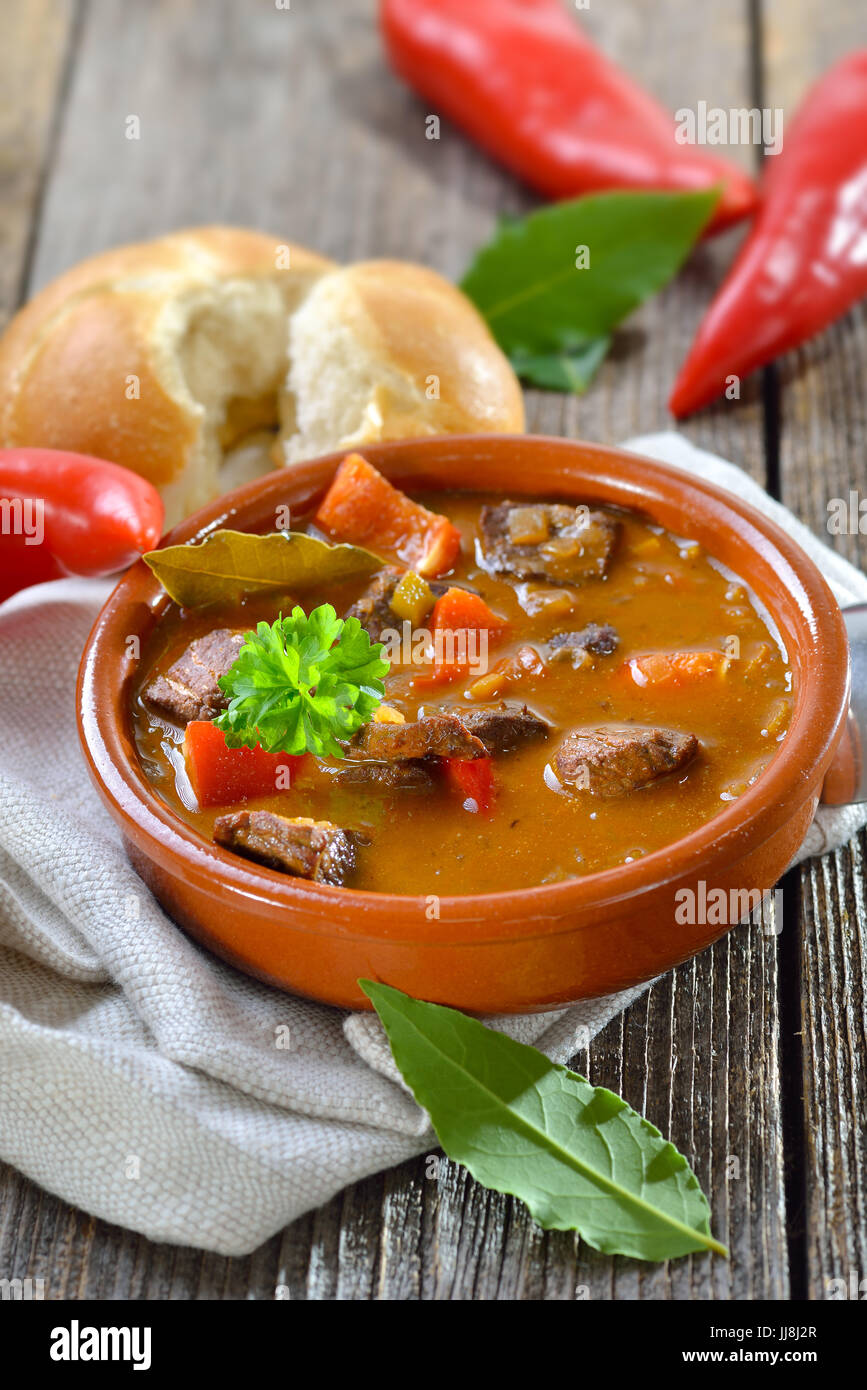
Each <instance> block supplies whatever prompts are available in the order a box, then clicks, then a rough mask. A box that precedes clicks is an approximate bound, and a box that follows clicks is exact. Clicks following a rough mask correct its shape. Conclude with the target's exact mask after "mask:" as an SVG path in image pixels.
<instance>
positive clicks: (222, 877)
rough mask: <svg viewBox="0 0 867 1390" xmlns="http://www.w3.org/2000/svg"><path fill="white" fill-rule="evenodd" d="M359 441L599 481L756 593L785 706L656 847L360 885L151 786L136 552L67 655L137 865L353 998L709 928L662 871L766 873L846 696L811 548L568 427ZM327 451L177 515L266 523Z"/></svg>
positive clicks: (507, 980) (543, 967)
mask: <svg viewBox="0 0 867 1390" xmlns="http://www.w3.org/2000/svg"><path fill="white" fill-rule="evenodd" d="M365 453H366V455H367V457H368V458H369V459H370V461H371V462H372V463H373V464H375V466H376V467H377V468H379V469H381V470H382V472H383V473H385V474H386V475H387V476H388V477H389V478H392V479H393V480H394V481H395V482H396V483H398V484H400V485H404V486H406V487H407V488H408V489H410V490H411V489H413V488H416V489H418V488H422V487H431V486H433V487H446V488H468V487H476V488H478V489H480V490H483V489H485V490H487V489H491V490H497V491H502V492H504V493H506V494H509V495H514V494H516V493H528V492H530V493H536V494H539V493H542V494H546V495H551V496H555V495H556V496H560V497H562V498H565V499H570V498H571V499H573V500H584V501H587V500H592V501H598V502H603V503H604V502H608V503H616V504H618V505H620V506H623V507H632V508H636V509H639V510H641V511H643V512H645V513H647V514H649V515H650V516H651V517H652V518H653V519H654V520H655V521H656V522H658V523H660V524H661V525H663V526H665V527H668V528H669V529H670V530H672V531H674V532H676V533H677V534H680V535H689V536H691V537H695V538H696V539H698V540H699V541H700V542H701V543H702V545H704V546H705V547H706V549H707V550H708V551H709V552H710V554H711V555H714V556H716V558H717V559H719V560H721V561H723V562H724V563H725V564H726V565H728V566H730V568H731V569H733V570H734V571H735V572H736V573H737V574H738V575H740V576H741V577H742V578H743V579H745V580H746V581H747V582H748V583H749V584H750V585H751V586H752V588H753V589H754V591H755V592H756V594H758V596H759V598H760V599H761V600H762V602H763V603H764V604H765V605H766V607H767V609H768V610H769V611H770V613H771V614H772V615H773V617H774V619H775V621H776V623H777V626H778V628H779V630H780V632H781V634H782V636H783V639H784V641H785V643H786V646H787V649H788V652H789V655H790V660H791V663H792V666H793V670H794V688H795V709H794V714H793V718H792V723H791V727H790V729H789V732H788V734H787V735H786V738H785V739H784V741H783V743H782V744H781V746H780V749H779V752H778V753H777V755H776V757H775V758H774V760H773V762H772V763H771V764H770V765H769V766H768V768H767V769H766V771H765V772H764V773H763V774H762V776H761V777H760V778H759V779H758V781H757V782H756V783H755V785H753V786H752V787H750V788H749V790H748V791H746V792H745V793H744V794H743V795H742V796H741V797H739V798H738V800H737V801H735V802H732V803H730V804H729V805H727V806H726V807H725V808H724V809H723V810H721V811H720V813H719V814H718V815H717V816H715V817H714V818H713V819H712V820H711V821H709V822H708V823H707V824H706V825H703V826H701V827H700V828H699V829H698V830H695V831H693V832H692V833H691V834H689V835H687V836H685V837H684V838H683V839H680V840H677V841H676V842H675V843H673V844H671V845H669V846H668V847H667V848H665V849H662V850H658V851H656V852H655V853H653V854H648V855H647V856H646V857H644V858H642V859H639V860H636V861H635V862H634V863H632V864H626V865H624V866H623V867H621V868H617V869H613V870H608V871H606V872H604V873H596V874H590V875H588V876H587V877H584V878H578V879H574V880H570V881H568V882H565V883H555V884H548V885H545V886H543V887H539V888H528V889H525V890H523V891H520V892H509V893H490V894H473V895H470V896H466V897H453V898H447V897H444V898H443V899H442V900H441V916H440V919H439V920H437V921H428V919H427V917H426V916H425V906H426V901H425V899H424V898H416V897H406V896H396V895H390V894H381V893H369V892H358V891H354V890H353V889H351V888H333V887H328V886H326V885H320V884H312V883H308V882H305V881H302V880H298V879H291V878H287V877H285V876H282V875H280V874H278V873H275V872H272V871H271V870H269V869H265V868H258V867H255V866H254V865H251V864H250V863H248V862H246V861H244V860H241V859H239V858H238V857H237V856H235V855H233V854H231V853H229V852H228V851H224V850H221V849H218V848H217V847H216V846H215V845H213V844H212V843H210V842H209V841H207V840H205V839H204V838H202V837H200V836H199V835H198V834H197V833H196V832H195V830H193V829H192V828H191V827H190V826H189V825H187V824H186V823H185V822H184V821H182V820H181V819H180V818H179V817H178V816H176V815H175V814H173V812H172V811H171V810H170V809H169V808H168V806H167V805H166V804H165V803H164V802H163V801H161V800H160V798H159V796H158V795H157V794H156V792H155V791H154V789H153V788H152V787H151V785H150V783H149V782H148V781H147V778H146V777H145V775H144V773H143V772H142V769H141V767H140V765H139V760H138V757H137V755H136V750H135V745H134V742H133V733H132V724H131V717H130V691H131V688H132V685H133V682H134V679H135V676H136V668H135V662H134V660H133V659H132V658H131V656H130V655H129V651H130V644H129V642H128V638H129V637H130V636H131V635H136V636H139V637H140V638H141V639H142V643H144V641H145V640H146V639H147V637H148V634H149V633H150V632H151V630H152V628H153V626H154V624H155V623H156V622H158V621H159V618H160V615H161V613H163V612H164V611H165V609H166V607H167V600H166V598H165V596H164V594H163V593H162V591H161V590H160V587H159V585H158V584H157V582H156V580H155V579H154V578H153V576H152V574H151V572H150V570H149V569H148V568H147V566H146V565H145V564H144V563H141V562H140V563H139V564H137V565H134V566H133V567H132V569H131V570H129V572H128V573H127V574H126V575H125V576H124V578H123V579H122V580H121V581H120V583H119V584H118V586H117V588H116V589H115V590H114V593H113V594H112V596H111V598H110V599H109V600H108V602H107V603H106V605H105V607H104V609H103V610H102V612H101V614H100V616H99V618H98V620H97V622H96V625H95V627H94V629H93V632H92V633H91V636H90V639H89V641H88V644H87V648H86V650H85V653H84V656H83V658H82V663H81V670H80V675H79V686H78V709H79V727H80V733H81V739H82V743H83V746H84V750H85V753H86V755H87V759H88V762H89V764H90V769H91V772H92V775H93V778H94V780H95V782H96V786H97V789H98V790H99V792H100V794H101V796H102V798H103V800H104V801H105V803H106V805H107V806H108V809H109V811H110V812H111V814H112V815H113V816H114V818H115V820H116V821H117V822H118V824H119V826H120V828H121V832H122V834H123V837H124V840H125V843H126V847H127V850H128V853H129V856H130V859H131V860H132V863H133V864H134V865H135V867H136V869H137V870H138V872H139V873H140V874H141V876H142V878H143V879H144V881H145V882H146V883H147V884H148V886H149V887H150V888H151V889H152V890H153V892H154V893H155V894H156V896H157V898H158V899H159V900H160V902H161V903H162V904H163V906H164V907H165V908H166V910H167V911H168V912H169V913H170V914H171V916H172V917H173V918H174V919H175V921H176V922H178V923H179V924H180V925H181V926H182V927H183V928H184V929H185V930H187V931H188V932H189V933H190V934H191V935H192V936H194V937H196V938H197V939H198V940H199V941H201V942H203V943H204V944H205V945H206V946H208V947H210V949H211V950H213V951H215V952H217V953H218V954H219V955H221V956H223V957H225V958H226V959H227V960H229V961H231V962H232V963H233V964H235V965H236V966H238V967H239V968H240V969H242V970H245V971H248V972H249V973H251V974H254V975H257V976H259V977H260V978H261V979H264V980H267V981H269V982H271V983H272V984H276V985H279V986H281V987H282V988H284V989H287V990H291V991H293V992H295V993H298V994H303V995H309V996H310V997H312V998H314V999H320V1000H323V1001H325V1002H327V1003H329V1004H337V1005H342V1006H344V1007H347V1008H365V1007H367V1001H366V999H365V997H364V996H363V995H362V993H361V991H360V989H359V987H358V984H357V983H356V982H357V980H358V978H359V977H369V978H372V979H379V980H383V981H385V982H386V983H388V984H390V985H396V986H397V987H398V988H400V989H402V990H406V991H407V992H408V993H409V994H412V995H415V996H417V997H420V998H423V999H429V1000H434V1001H436V1002H439V1003H444V1004H451V1005H454V1006H456V1007H459V1008H463V1009H468V1010H471V1011H477V1012H493V1013H509V1012H512V1013H520V1012H529V1011H532V1010H537V1009H546V1008H551V1007H554V1006H556V1005H560V1004H564V1003H566V1002H568V1001H572V1000H575V999H581V998H586V997H589V996H594V995H599V994H605V993H608V992H609V991H611V990H617V989H622V988H624V987H626V986H628V985H634V984H636V983H638V982H639V981H643V980H647V979H650V978H651V977H652V976H654V975H657V974H659V973H660V972H661V971H663V970H666V969H668V968H669V967H670V966H672V965H675V964H676V963H677V962H678V961H682V960H685V959H686V958H687V957H688V956H690V955H692V954H694V952H696V951H699V950H701V949H702V948H703V947H704V946H707V945H708V944H709V943H710V942H711V941H713V940H714V939H715V938H716V937H718V936H721V935H722V934H723V932H724V931H725V930H726V928H725V927H721V926H718V925H709V924H708V925H696V926H682V925H679V924H678V923H677V922H676V920H675V906H676V902H675V892H676V891H677V890H678V889H679V888H692V889H693V890H697V884H698V882H699V881H700V880H704V882H705V884H706V885H707V888H708V890H710V889H711V888H722V889H724V890H725V891H726V892H727V893H728V892H729V890H731V889H738V890H744V889H747V890H751V889H759V890H761V891H766V890H768V889H770V888H771V887H772V886H773V884H774V883H775V882H776V880H777V879H778V878H779V876H780V874H781V873H782V872H783V870H784V869H785V867H786V865H787V864H788V862H789V860H790V859H791V858H792V856H793V855H794V853H795V851H796V850H797V848H798V846H799V844H800V842H801V840H802V838H803V836H804V833H805V831H806V829H807V826H808V825H809V823H810V820H811V818H812V816H813V813H814V811H815V808H816V804H817V802H818V800H819V797H820V793H821V790H822V784H823V779H824V778H825V775H826V773H827V772H828V769H829V766H830V765H831V762H832V759H833V757H834V754H835V750H836V748H837V745H838V742H839V740H840V736H841V732H842V729H843V725H844V721H845V717H846V713H847V709H848V703H849V663H848V648H847V642H846V633H845V629H844V625H843V621H842V617H841V614H840V610H839V608H838V606H837V603H836V601H835V599H834V597H833V595H832V593H831V591H830V590H829V588H828V586H827V584H826V583H825V581H824V579H823V578H822V576H821V575H820V574H819V572H818V570H817V569H816V568H815V566H814V565H813V564H812V562H811V561H810V560H809V559H808V558H807V556H806V555H804V553H803V552H802V551H801V550H800V549H799V548H798V546H797V545H795V544H794V543H793V542H792V541H791V540H790V539H789V538H788V536H786V535H785V534H784V533H783V532H782V531H781V530H780V529H779V528H778V527H777V526H775V525H774V524H773V523H772V522H771V521H769V520H767V519H766V518H765V517H764V516H762V515H761V514H760V513H758V512H756V511H754V510H753V509H752V508H751V507H749V506H746V505H745V504H744V503H742V502H740V501H739V500H738V498H737V497H734V496H732V495H730V494H728V493H725V492H723V491H721V490H720V489H718V488H715V487H712V486H710V485H709V484H707V483H703V482H700V481H698V480H692V479H690V478H689V477H688V476H686V475H685V474H684V473H682V472H679V471H677V470H674V469H670V468H667V467H664V466H663V465H662V464H659V463H655V462H651V461H650V460H646V459H642V458H639V457H637V456H636V455H634V454H628V453H624V452H622V451H620V450H617V449H607V448H602V447H600V446H598V445H590V444H579V443H573V442H571V441H568V440H564V439H545V438H532V437H514V438H513V437H506V436H502V435H495V436H490V437H488V436H482V437H466V438H441V439H426V440H423V441H401V442H398V443H392V444H384V445H380V446H377V447H374V448H370V449H367V450H365ZM340 458H341V455H338V454H332V455H330V456H329V457H327V458H322V459H317V460H315V461H313V462H310V463H305V464H302V465H299V466H297V467H295V468H293V469H292V470H291V471H281V472H277V473H272V474H270V475H269V476H268V477H265V478H261V479H258V480H257V481H256V482H254V483H251V484H250V485H248V486H247V487H244V488H241V489H239V490H238V491H237V492H234V493H232V494H230V495H229V496H227V497H223V498H220V499H219V500H218V501H216V502H214V503H212V504H211V505H210V506H209V507H206V508H204V510H203V511H201V512H199V513H197V514H196V516H194V517H192V518H191V519H190V520H188V521H186V522H184V523H183V524H182V525H181V526H179V527H177V528H176V529H175V530H174V531H172V532H171V533H170V534H169V536H167V537H166V543H167V544H169V543H177V542H179V541H187V540H189V539H190V538H192V537H195V536H199V535H200V534H201V533H202V532H203V531H207V530H211V529H214V528H215V527H217V526H224V525H227V526H232V527H235V528H236V529H247V530H254V531H255V530H267V529H270V525H271V524H272V518H273V516H274V511H275V507H276V506H277V505H278V504H279V503H289V504H290V506H291V507H292V509H293V511H295V512H296V513H297V512H299V511H303V510H304V509H305V508H307V507H308V506H309V504H310V503H311V502H312V501H314V500H315V499H316V498H317V497H318V496H319V495H321V494H322V492H323V491H324V489H325V488H326V486H327V484H328V483H329V482H330V480H331V477H332V475H333V473H334V471H335V469H336V467H337V465H338V463H339V462H340Z"/></svg>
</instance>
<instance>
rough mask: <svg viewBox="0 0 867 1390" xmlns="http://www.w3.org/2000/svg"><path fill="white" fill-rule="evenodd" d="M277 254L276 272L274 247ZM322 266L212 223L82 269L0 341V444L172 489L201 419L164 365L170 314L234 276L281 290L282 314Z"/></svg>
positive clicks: (48, 290) (59, 282)
mask: <svg viewBox="0 0 867 1390" xmlns="http://www.w3.org/2000/svg"><path fill="white" fill-rule="evenodd" d="M286 247H288V248H289V258H288V259H289V267H288V268H287V269H282V268H280V266H279V265H278V249H279V248H286ZM281 255H282V256H283V257H284V259H285V251H281ZM332 265H333V262H332V261H329V260H327V259H326V258H325V257H322V256H318V255H316V254H315V253H313V252H311V251H307V250H305V249H304V248H303V247H298V246H294V245H290V243H288V242H285V241H281V240H280V239H279V238H277V237H273V236H267V235H265V234H264V233H260V232H254V231H248V230H244V229H240V228H233V227H220V226H212V227H196V228H190V229H187V230H183V231H179V232H174V233H172V234H170V235H168V236H165V237H160V238H158V239H156V240H154V241H147V242H140V243H136V244H134V245H129V246H121V247H117V248H115V249H114V250H110V251H105V252H103V253H102V254H100V255H97V256H93V257H91V258H90V259H89V260H86V261H83V262H81V263H80V264H79V265H76V266H74V267H73V268H72V269H71V270H68V271H66V272H65V274H63V275H61V276H59V277H58V279H56V280H54V281H52V282H51V284H49V285H47V286H46V287H45V289H43V290H42V291H41V292H40V293H38V294H37V295H36V296H35V297H34V298H33V299H32V300H31V301H30V302H29V304H27V305H25V307H24V308H23V309H21V311H20V312H19V313H18V314H17V315H16V316H15V318H14V319H13V320H12V322H11V323H10V325H9V327H8V328H7V330H6V333H5V334H4V335H3V338H2V339H0V437H2V444H3V445H4V446H6V447H14V446H26V445H34V446H37V445H39V446H43V447H46V448H63V449H72V450H76V451H78V452H81V453H88V454H95V455H98V456H100V457H105V458H109V459H111V460H113V461H114V462H115V463H120V464H123V465H125V466H126V467H128V468H132V469H133V470H134V471H135V472H137V473H140V474H142V475H143V476H144V477H146V478H148V479H149V480H150V481H151V482H153V483H154V484H155V485H156V486H157V487H160V488H164V487H166V486H167V485H169V484H173V483H179V482H181V481H182V480H183V478H184V475H185V471H186V470H187V469H188V468H189V467H190V462H191V452H192V450H193V449H194V447H195V444H196V441H197V439H198V437H199V434H200V431H201V426H202V418H203V410H202V408H201V407H200V406H199V405H198V404H197V402H196V401H194V400H193V398H192V397H191V396H190V394H189V392H188V390H187V389H186V385H185V382H184V379H183V374H182V372H181V371H180V369H179V363H178V362H177V361H176V360H173V358H172V352H171V344H170V342H169V340H168V335H167V331H166V328H167V323H168V321H169V319H170V317H171V312H172V307H173V305H175V304H177V303H178V302H180V301H182V300H183V298H184V297H185V296H187V295H189V294H191V293H195V292H196V291H197V290H201V291H203V292H205V293H206V292H207V291H208V290H209V288H213V287H215V286H218V285H219V284H221V283H225V282H226V281H230V280H233V279H243V280H246V281H253V282H255V281H262V282H264V281H268V282H271V283H274V284H277V285H278V286H279V285H285V286H286V288H287V291H288V292H287V295H286V298H287V305H288V306H289V308H291V307H294V305H295V303H297V302H298V300H300V298H301V297H303V294H304V293H306V291H307V289H308V288H309V286H310V285H311V284H312V283H313V281H314V280H315V279H316V278H317V276H319V275H321V274H323V273H324V272H325V271H327V270H329V269H330V268H331V267H332ZM130 392H132V393H133V394H130ZM190 483H191V486H190V488H189V489H188V491H189V494H190V497H189V500H190V502H191V503H192V505H200V504H201V503H202V502H204V501H206V500H208V497H209V496H211V495H213V486H212V484H211V483H210V482H209V480H206V479H202V480H201V486H197V484H196V480H195V479H191V480H190Z"/></svg>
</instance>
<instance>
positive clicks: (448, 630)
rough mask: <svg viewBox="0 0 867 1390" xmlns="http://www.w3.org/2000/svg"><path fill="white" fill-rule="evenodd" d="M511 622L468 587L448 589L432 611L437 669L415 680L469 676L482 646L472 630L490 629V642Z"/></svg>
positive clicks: (434, 682) (431, 681)
mask: <svg viewBox="0 0 867 1390" xmlns="http://www.w3.org/2000/svg"><path fill="white" fill-rule="evenodd" d="M507 627H508V623H507V622H506V621H505V619H504V618H501V617H499V616H498V614H496V613H495V612H494V611H493V610H492V609H491V608H489V607H488V605H487V604H486V603H485V601H484V599H483V598H480V597H479V595H478V594H471V593H469V592H468V591H467V590H466V589H455V588H451V589H447V590H446V592H445V593H444V594H443V596H442V598H438V599H437V601H436V603H435V604H434V606H433V609H432V611H431V619H430V630H431V634H432V636H433V641H434V663H433V672H432V674H431V675H430V676H422V677H420V678H419V679H417V680H416V681H415V684H416V685H418V686H422V687H424V686H432V685H445V684H447V683H448V682H450V681H456V680H461V679H462V678H463V677H465V676H468V675H469V673H470V671H471V670H472V668H473V666H474V665H475V664H476V658H477V657H478V656H479V652H478V650H476V651H475V652H474V651H473V650H472V649H471V644H472V639H471V638H470V636H469V634H470V633H474V632H487V634H488V638H487V640H488V643H489V644H490V643H491V642H492V641H496V640H497V638H499V637H502V635H503V634H504V632H505V631H506V629H507Z"/></svg>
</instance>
